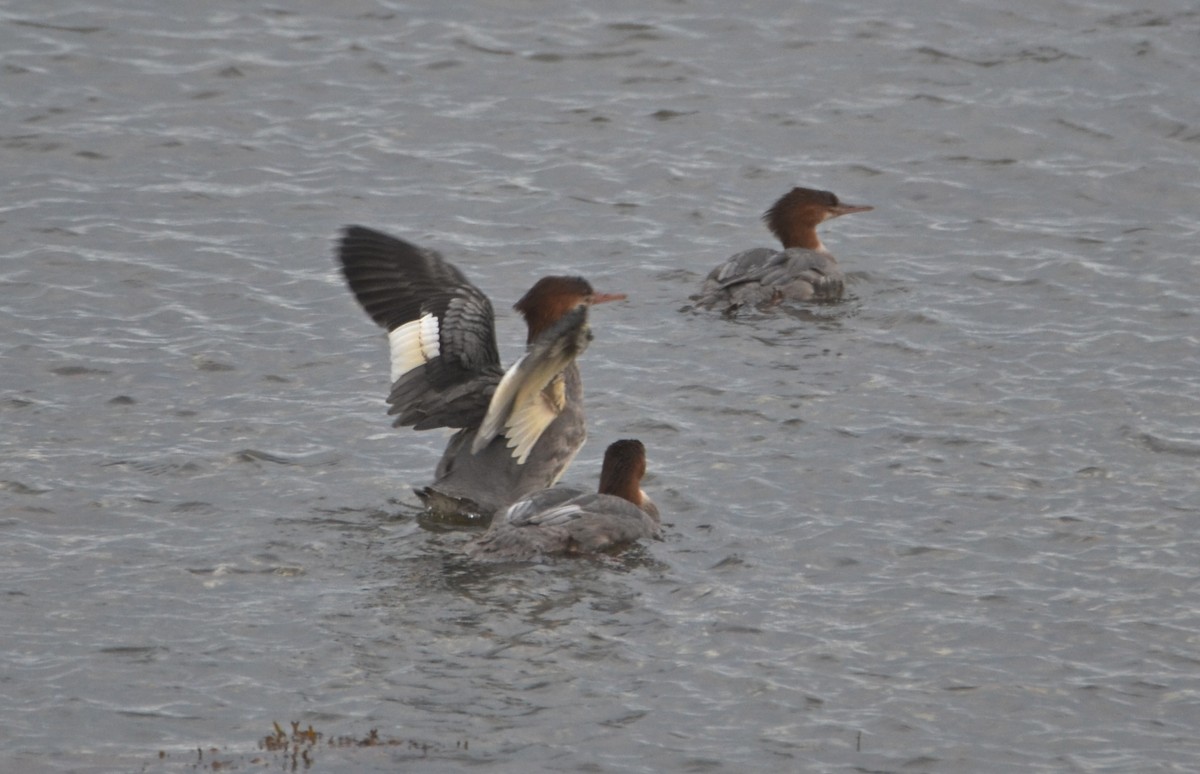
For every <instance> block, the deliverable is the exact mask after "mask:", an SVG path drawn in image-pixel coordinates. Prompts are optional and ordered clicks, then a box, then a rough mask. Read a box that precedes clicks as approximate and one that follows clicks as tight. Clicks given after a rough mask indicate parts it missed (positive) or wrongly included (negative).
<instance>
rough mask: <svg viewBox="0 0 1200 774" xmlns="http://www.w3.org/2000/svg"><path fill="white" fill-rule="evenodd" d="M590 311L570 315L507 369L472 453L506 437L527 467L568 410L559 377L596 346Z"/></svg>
mask: <svg viewBox="0 0 1200 774" xmlns="http://www.w3.org/2000/svg"><path fill="white" fill-rule="evenodd" d="M587 312H588V310H587V306H586V305H580V306H577V307H575V308H574V309H572V310H571V311H570V312H567V313H566V314H565V315H563V316H562V319H560V320H559V321H558V322H556V323H555V324H554V325H552V326H551V327H550V328H548V329H547V330H546V331H545V332H543V333H542V334H541V335H540V336H538V337H537V339H536V340H534V341H533V342H532V343H531V344H530V345H529V348H528V349H527V350H526V351H525V354H524V355H522V356H521V359H520V360H518V361H517V362H516V363H514V364H513V365H512V367H511V368H509V369H508V371H507V372H506V373H505V374H504V377H503V378H502V379H501V380H500V383H499V384H498V385H497V386H496V389H495V392H494V394H493V395H492V400H491V404H490V405H489V406H488V410H487V414H486V416H485V417H484V419H483V424H482V425H480V427H479V432H478V433H476V435H475V441H474V442H473V443H472V445H471V450H472V451H474V452H478V451H479V450H480V449H482V448H483V447H485V446H487V445H488V444H489V443H490V442H491V441H492V439H493V438H495V437H496V436H497V435H504V436H506V437H507V438H508V445H509V447H510V448H511V449H512V450H513V455H514V456H515V457H516V458H517V461H518V462H520V463H522V464H523V463H524V462H525V459H526V458H527V457H528V456H529V452H530V450H532V449H533V445H534V444H535V443H537V440H538V438H540V437H541V435H542V432H543V431H544V430H545V429H546V427H547V426H549V424H550V423H551V422H553V421H554V420H555V419H556V418H557V417H558V415H559V414H560V413H561V412H562V410H563V406H564V405H565V401H566V395H565V393H564V387H563V380H562V379H561V378H560V374H562V372H563V369H565V368H566V367H567V366H569V365H570V364H571V363H572V362H573V361H574V360H575V359H576V358H577V357H579V356H580V355H582V354H583V352H584V350H586V349H587V346H588V343H589V342H590V341H591V338H592V333H591V329H590V328H588V324H587Z"/></svg>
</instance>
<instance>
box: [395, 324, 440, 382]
mask: <svg viewBox="0 0 1200 774" xmlns="http://www.w3.org/2000/svg"><path fill="white" fill-rule="evenodd" d="M440 334H441V331H440V329H439V327H438V319H437V318H436V317H434V316H433V315H431V314H424V315H421V318H420V319H418V320H413V321H411V322H406V323H404V324H403V325H401V326H400V327H399V328H396V329H395V330H393V331H392V332H391V333H389V334H388V346H389V347H390V349H391V356H392V382H393V383H395V381H396V380H397V379H399V378H400V377H401V376H404V375H405V374H406V373H408V372H409V371H411V370H413V369H414V368H420V367H421V366H423V365H425V364H426V363H428V362H429V361H430V360H433V359H434V358H435V357H437V356H438V355H439V354H440V353H441V345H440V343H439V341H440Z"/></svg>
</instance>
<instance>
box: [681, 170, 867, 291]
mask: <svg viewBox="0 0 1200 774" xmlns="http://www.w3.org/2000/svg"><path fill="white" fill-rule="evenodd" d="M873 209H875V208H874V207H870V206H867V205H865V204H843V203H841V202H839V201H838V198H837V197H836V196H834V195H833V194H832V193H831V192H829V191H817V190H815V189H812V188H793V189H792V190H790V191H788V192H787V193H786V194H784V195H783V196H781V197H779V201H777V202H775V204H774V205H773V206H772V207H771V209H769V210H767V211H766V212H765V213H764V214H763V217H762V219H763V222H765V223H766V224H767V228H769V229H771V233H773V234H774V235H775V236H776V237H778V238H779V241H780V242H782V243H783V251H782V252H780V251H779V250H775V249H772V248H770V247H755V248H753V249H751V250H746V251H744V252H740V253H738V254H736V255H734V256H733V257H731V258H729V259H728V260H727V261H725V262H724V263H722V264H721V265H720V266H718V267H717V268H715V269H713V270H712V272H710V273H709V275H708V277H707V278H706V279H705V280H704V285H703V287H701V289H700V293H699V294H697V295H695V296H692V300H694V301H697V302H698V306H701V307H704V308H705V309H712V308H715V307H720V308H721V309H722V310H723V311H724V312H725V313H726V314H732V313H734V312H736V311H737V310H738V309H739V308H740V307H743V306H749V305H753V306H757V307H759V308H765V307H768V306H774V305H775V304H778V303H779V302H781V301H784V300H786V299H790V300H795V301H836V300H838V299H839V298H841V297H842V290H843V285H844V283H845V279H844V277H843V275H842V270H841V269H840V268H838V263H837V259H835V258H834V257H833V255H832V254H830V252H829V251H828V250H826V249H825V245H824V244H822V243H821V238H820V237H819V236H817V226H818V225H819V224H821V223H823V222H824V221H826V220H829V219H831V218H837V217H840V216H842V215H849V214H850V213H852V212H870V211H871V210H873Z"/></svg>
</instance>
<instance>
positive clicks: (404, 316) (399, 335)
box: [336, 225, 626, 523]
mask: <svg viewBox="0 0 1200 774" xmlns="http://www.w3.org/2000/svg"><path fill="white" fill-rule="evenodd" d="M336 252H337V262H338V264H339V265H340V267H341V270H342V274H343V276H344V277H345V280H346V283H347V284H348V286H349V288H350V291H351V292H352V293H353V295H354V297H355V298H356V299H357V301H358V302H359V304H360V305H361V306H362V308H363V309H364V310H365V311H366V313H367V314H368V315H369V316H370V317H371V319H372V320H374V321H375V323H376V324H378V325H379V326H380V327H382V328H383V329H384V330H386V331H387V336H388V345H389V354H390V362H391V390H390V392H389V394H388V397H387V403H388V406H389V409H388V414H389V415H391V416H394V417H396V418H395V420H394V422H393V426H394V427H411V428H412V429H413V430H428V429H432V428H438V427H446V428H451V429H453V430H454V431H455V432H454V434H453V435H452V436H451V437H450V439H449V442H448V443H447V445H446V448H445V451H444V452H443V453H442V456H441V458H440V459H439V461H438V463H437V465H436V466H435V468H434V480H433V482H432V483H431V484H429V485H428V486H424V487H419V488H417V489H415V490H414V492H415V493H416V495H417V497H418V498H419V499H420V500H421V502H422V503H423V505H424V506H425V508H426V509H427V511H428V512H429V513H431V514H433V515H434V516H440V517H449V518H450V519H451V520H454V519H459V518H462V519H465V520H466V521H467V522H468V523H478V522H479V521H481V520H482V521H484V522H486V520H488V519H490V518H491V516H492V515H493V514H494V513H495V512H496V511H497V510H499V509H500V508H502V507H504V506H506V505H508V504H510V503H513V502H515V501H517V500H520V499H521V498H523V497H525V496H527V495H529V494H531V493H533V492H536V491H538V490H541V489H544V488H546V487H550V486H553V485H554V484H555V483H556V482H557V481H558V480H559V478H560V477H561V476H562V475H563V473H564V472H565V471H566V469H567V468H568V466H569V465H570V464H571V461H572V460H573V459H574V458H575V455H576V454H577V453H578V451H579V449H580V448H581V447H582V446H583V443H584V441H585V440H586V439H587V429H586V424H585V418H584V412H583V383H582V379H581V377H580V373H579V367H578V365H577V363H576V360H577V359H578V357H579V356H580V355H582V354H583V352H584V351H585V350H586V349H587V346H588V344H589V343H590V342H591V339H592V332H591V328H590V326H589V325H588V310H589V308H590V307H591V306H593V305H595V304H600V303H606V302H610V301H618V300H622V299H624V298H625V297H626V296H625V294H623V293H598V292H596V291H595V290H594V289H593V287H592V285H591V284H590V283H589V282H588V281H587V280H586V279H584V278H583V277H578V276H562V275H555V276H547V277H542V278H541V279H539V280H538V281H537V282H536V283H534V285H533V286H532V287H531V288H530V289H529V291H528V292H526V293H525V295H524V296H522V297H521V298H520V299H519V300H518V301H517V302H516V304H514V306H513V308H514V309H515V310H516V311H517V312H519V313H520V314H521V315H522V317H524V319H525V323H526V327H527V329H528V335H527V337H526V348H525V352H524V354H523V355H522V356H521V357H520V358H519V359H518V360H517V361H516V362H515V363H513V364H512V366H510V367H509V368H508V369H504V368H503V367H502V366H501V362H500V355H499V349H498V347H497V343H496V330H495V313H494V311H493V307H492V303H491V301H490V300H489V299H488V297H487V296H486V295H485V294H484V293H483V291H481V290H480V289H479V288H478V287H476V286H475V285H474V284H473V283H471V281H470V280H468V279H467V277H466V275H465V274H464V273H463V272H462V271H461V270H460V269H459V268H457V267H456V266H454V265H453V264H451V263H450V262H448V261H446V260H445V259H444V258H443V257H442V255H441V254H440V253H438V252H437V251H435V250H431V249H428V248H424V247H419V246H417V245H415V244H412V243H410V242H406V241H404V240H403V239H399V238H397V237H394V236H391V235H389V234H386V233H384V232H381V231H377V230H375V229H371V228H367V227H365V226H358V225H352V226H347V227H345V228H344V229H343V230H342V234H341V239H340V240H339V242H338V245H337V250H336Z"/></svg>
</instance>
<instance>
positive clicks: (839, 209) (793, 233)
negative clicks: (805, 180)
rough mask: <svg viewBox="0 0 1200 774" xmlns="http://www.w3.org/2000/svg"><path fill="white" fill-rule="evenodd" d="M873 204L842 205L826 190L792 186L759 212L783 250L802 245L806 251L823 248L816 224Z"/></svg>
mask: <svg viewBox="0 0 1200 774" xmlns="http://www.w3.org/2000/svg"><path fill="white" fill-rule="evenodd" d="M873 209H875V208H874V207H871V206H868V205H866V204H844V203H842V202H840V201H838V198H837V196H835V195H834V194H833V193H832V192H830V191H818V190H816V189H815V188H793V189H792V190H790V191H788V192H787V193H785V194H784V195H783V196H781V197H779V200H778V201H777V202H775V204H773V205H772V206H771V209H769V210H767V211H766V212H765V213H764V214H763V222H764V223H766V224H767V228H769V229H771V233H772V234H774V235H775V236H776V237H778V238H779V241H780V242H782V243H783V247H784V249H785V250H786V249H787V248H789V247H803V248H805V249H807V250H818V251H821V252H824V251H825V245H823V244H821V238H820V237H818V236H817V225H818V224H820V223H822V222H824V221H826V220H829V219H830V218H837V217H840V216H842V215H849V214H850V213H852V212H870V211H871V210H873Z"/></svg>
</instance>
